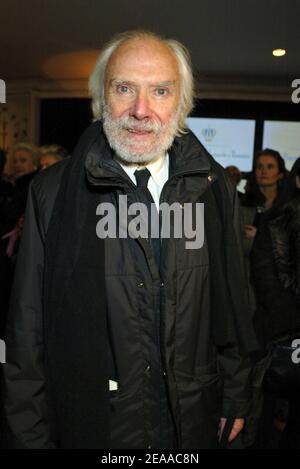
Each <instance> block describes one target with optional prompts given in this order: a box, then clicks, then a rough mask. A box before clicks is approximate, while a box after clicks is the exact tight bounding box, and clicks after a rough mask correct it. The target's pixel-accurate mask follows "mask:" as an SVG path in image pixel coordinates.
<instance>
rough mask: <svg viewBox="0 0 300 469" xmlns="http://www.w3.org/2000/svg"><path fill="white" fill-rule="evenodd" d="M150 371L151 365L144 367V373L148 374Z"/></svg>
mask: <svg viewBox="0 0 300 469" xmlns="http://www.w3.org/2000/svg"><path fill="white" fill-rule="evenodd" d="M150 370H151V365H149V364H148V365H147V366H146V371H148V372H149V371H150Z"/></svg>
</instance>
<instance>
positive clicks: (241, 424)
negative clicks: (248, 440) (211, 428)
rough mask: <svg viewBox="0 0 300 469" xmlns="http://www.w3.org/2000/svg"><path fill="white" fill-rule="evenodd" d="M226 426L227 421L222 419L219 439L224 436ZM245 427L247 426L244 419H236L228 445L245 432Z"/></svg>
mask: <svg viewBox="0 0 300 469" xmlns="http://www.w3.org/2000/svg"><path fill="white" fill-rule="evenodd" d="M225 424H226V419H225V418H221V419H220V424H219V439H220V438H221V436H222V433H223V430H224V427H225ZM244 425H245V420H244V419H235V421H234V422H233V425H232V429H231V432H230V435H229V438H228V443H230V442H231V441H233V440H234V439H235V438H236V437H237V436H238V434H239V433H240V431H241V430H243V428H244Z"/></svg>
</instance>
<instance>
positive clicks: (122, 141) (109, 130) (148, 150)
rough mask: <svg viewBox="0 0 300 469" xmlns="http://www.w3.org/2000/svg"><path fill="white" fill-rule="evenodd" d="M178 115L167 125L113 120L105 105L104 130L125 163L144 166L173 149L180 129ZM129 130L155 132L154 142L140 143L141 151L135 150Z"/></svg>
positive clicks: (121, 119) (143, 121) (111, 144)
mask: <svg viewBox="0 0 300 469" xmlns="http://www.w3.org/2000/svg"><path fill="white" fill-rule="evenodd" d="M178 114H179V112H178V111H177V112H176V113H175V114H174V115H173V116H172V117H171V118H170V120H169V121H168V122H167V123H166V124H159V123H157V122H153V121H151V120H149V119H145V120H141V121H139V120H137V119H135V118H134V117H130V116H123V117H119V118H113V117H112V116H111V112H110V108H109V106H108V105H105V106H104V109H103V129H104V132H105V135H106V137H107V139H108V142H109V144H110V146H111V148H112V149H113V150H114V151H115V152H116V154H117V156H118V157H119V158H120V160H121V161H122V162H123V163H125V164H132V163H134V164H141V165H142V164H147V163H150V162H153V161H155V160H157V159H158V158H159V157H160V156H162V155H164V154H165V153H166V152H167V150H168V149H169V148H170V147H171V145H172V143H173V141H174V138H175V135H176V132H177V129H178ZM129 129H132V130H138V131H145V132H147V131H148V132H153V134H154V136H155V138H154V141H152V142H146V143H145V144H143V142H140V143H139V149H138V150H137V149H134V145H135V143H134V142H132V140H131V139H130V136H129V137H127V138H126V134H125V132H127V131H128V130H129ZM124 131H125V132H124ZM124 134H125V135H124Z"/></svg>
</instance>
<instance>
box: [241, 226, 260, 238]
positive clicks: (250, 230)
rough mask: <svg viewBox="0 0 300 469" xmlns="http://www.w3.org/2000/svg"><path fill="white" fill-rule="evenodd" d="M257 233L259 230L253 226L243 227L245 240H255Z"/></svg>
mask: <svg viewBox="0 0 300 469" xmlns="http://www.w3.org/2000/svg"><path fill="white" fill-rule="evenodd" d="M256 233H257V228H256V227H255V226H253V225H245V226H244V227H243V235H244V236H245V238H255V236H256Z"/></svg>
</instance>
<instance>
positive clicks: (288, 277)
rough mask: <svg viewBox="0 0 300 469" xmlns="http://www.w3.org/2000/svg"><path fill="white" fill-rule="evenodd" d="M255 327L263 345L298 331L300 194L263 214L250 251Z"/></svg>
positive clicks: (299, 309)
mask: <svg viewBox="0 0 300 469" xmlns="http://www.w3.org/2000/svg"><path fill="white" fill-rule="evenodd" d="M251 264H252V279H253V284H254V288H255V293H256V300H257V310H256V313H255V318H254V319H255V327H256V332H257V336H258V337H259V340H260V343H261V345H262V346H266V345H268V344H269V343H270V342H271V341H273V340H276V339H280V338H282V339H283V338H287V337H298V334H299V332H300V198H299V197H297V198H295V199H294V200H292V201H291V202H289V203H288V204H286V205H284V206H282V207H281V208H280V209H279V208H277V209H274V210H271V211H270V212H268V213H266V214H264V217H263V218H262V220H261V223H260V225H259V230H258V233H257V235H256V238H255V241H254V244H253V249H252V254H251Z"/></svg>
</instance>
